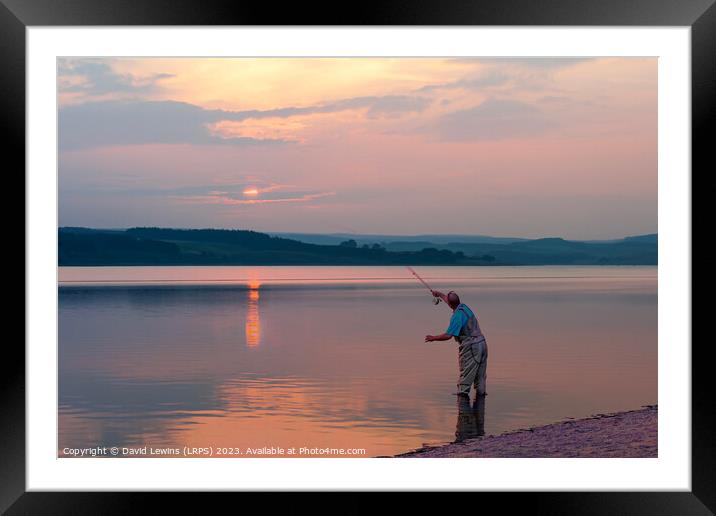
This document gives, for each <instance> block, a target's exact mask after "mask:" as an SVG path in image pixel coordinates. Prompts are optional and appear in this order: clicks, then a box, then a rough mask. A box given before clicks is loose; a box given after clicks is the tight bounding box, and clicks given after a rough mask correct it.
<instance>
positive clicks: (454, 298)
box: [447, 292, 460, 310]
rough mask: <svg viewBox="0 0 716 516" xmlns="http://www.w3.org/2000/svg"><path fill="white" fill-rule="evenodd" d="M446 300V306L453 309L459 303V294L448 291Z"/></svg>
mask: <svg viewBox="0 0 716 516" xmlns="http://www.w3.org/2000/svg"><path fill="white" fill-rule="evenodd" d="M447 302H448V306H449V307H450V308H452V309H453V310H455V309H456V308H457V305H459V304H460V296H458V295H457V294H456V293H455V292H448V295H447Z"/></svg>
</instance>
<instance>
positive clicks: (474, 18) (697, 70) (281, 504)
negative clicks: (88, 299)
mask: <svg viewBox="0 0 716 516" xmlns="http://www.w3.org/2000/svg"><path fill="white" fill-rule="evenodd" d="M44 25H49V26H64V25H67V26H82V25H92V26H105V25H107V26H111V25H165V26H166V25H203V26H207V25H447V26H455V25H531V26H548V25H572V26H597V25H605V26H632V25H633V26H689V27H691V37H692V40H691V52H692V55H691V73H692V176H691V177H692V180H693V175H694V174H693V171H695V170H699V169H700V170H701V174H702V175H703V174H705V173H706V172H707V171H713V170H716V166H714V158H713V150H712V149H711V148H710V147H711V146H712V144H711V140H710V139H709V136H708V135H709V132H708V124H709V122H711V121H713V119H714V113H716V66H714V63H716V55H715V52H714V50H715V49H716V5H715V4H714V0H631V1H628V2H627V1H623V0H601V1H596V0H591V1H590V0H541V1H539V2H537V1H534V0H490V1H480V0H472V1H464V0H463V1H454V0H449V1H448V0H429V1H426V0H421V1H415V2H405V1H404V2H399V1H383V2H380V3H376V4H375V5H371V4H370V3H366V2H361V3H356V4H346V5H338V4H335V5H334V6H333V7H330V6H324V5H322V4H318V3H316V4H313V5H306V4H304V3H296V4H292V3H285V4H282V5H280V6H279V5H274V4H269V3H257V2H252V3H249V2H241V1H240V0H239V1H207V0H204V1H201V2H200V1H197V0H152V1H149V0H143V1H131V0H0V63H2V68H0V69H1V70H2V80H1V81H0V105H1V106H2V120H3V122H4V124H3V131H4V138H3V140H2V142H3V147H4V151H5V153H4V154H5V160H4V161H5V162H6V163H9V162H10V163H14V166H13V167H11V168H9V169H6V173H8V172H9V171H10V170H11V169H12V171H13V172H12V173H13V174H15V176H16V177H18V176H19V174H18V171H19V170H24V169H25V140H24V135H25V102H26V99H25V86H26V85H25V77H26V76H25V29H26V28H27V27H28V26H44ZM12 158H14V159H12ZM21 188H22V190H23V191H24V181H23V184H22V186H21ZM692 191H693V188H692ZM13 209H14V210H15V211H14V213H13V215H15V216H14V217H13V218H10V219H9V220H14V219H15V218H16V217H17V215H16V208H13ZM692 233H693V231H692ZM23 238H24V237H23ZM16 246H19V244H16ZM692 252H693V247H692ZM692 256H693V255H692ZM25 259H27V257H26V256H25ZM23 267H24V265H23ZM23 307H24V303H23ZM692 317H693V316H692ZM692 320H693V319H692ZM675 344H677V345H687V344H688V343H675ZM707 346H708V344H707V343H705V342H700V343H698V342H695V343H694V345H693V346H692V393H693V394H692V396H693V397H692V460H691V466H692V490H691V491H690V492H638V493H637V492H611V493H600V492H589V493H520V494H517V493H501V494H500V493H484V494H483V493H481V494H479V498H477V499H475V498H474V497H473V498H472V499H471V501H470V502H469V504H470V506H474V507H475V510H480V507H479V505H480V504H484V503H493V502H496V503H498V504H499V507H500V510H501V511H505V510H506V511H508V513H509V512H511V509H516V508H525V509H527V510H529V511H530V512H531V513H533V514H575V513H577V514H605V513H609V514H713V513H714V511H715V510H716V489H714V486H716V478H715V476H714V472H715V471H716V466H715V463H714V448H715V444H714V443H715V439H714V435H715V434H716V432H714V430H713V429H714V417H713V414H714V412H715V411H714V410H713V402H712V400H711V397H710V396H709V393H710V392H711V389H710V388H709V387H710V382H709V381H708V380H707V379H708V377H709V375H710V372H709V371H708V370H707V368H710V363H709V361H708V360H707V359H706V355H707ZM3 351H4V358H5V360H3V366H4V367H3V373H4V374H2V375H0V382H2V391H0V392H1V393H2V394H1V395H2V419H1V423H0V511H7V514H45V513H47V514H55V513H64V512H71V513H72V514H83V513H87V514H127V513H137V512H145V511H146V510H147V509H148V508H149V506H148V505H147V502H148V501H155V500H156V499H157V498H159V499H160V501H161V503H162V506H163V509H164V510H166V511H169V510H171V509H170V508H169V506H168V505H172V504H176V505H177V506H178V507H181V508H183V510H190V509H192V508H195V507H196V508H197V510H199V509H200V510H202V511H206V510H207V508H208V506H207V505H206V504H207V503H208V502H207V501H206V496H203V497H201V498H202V500H203V501H199V500H197V498H196V497H195V496H192V497H191V498H189V495H187V494H185V493H170V494H167V493H162V494H158V493H153V494H152V493H76V492H73V493H69V492H62V493H39V492H31V493H27V492H26V489H25V472H26V469H25V468H26V466H25V431H26V428H25V353H24V350H23V348H22V347H21V346H20V344H19V342H17V341H16V340H14V339H6V341H5V349H4V350H3ZM242 496H244V497H245V496H246V494H242ZM376 496H379V495H375V494H361V493H350V494H349V495H348V496H347V497H346V498H345V499H344V500H342V501H341V502H340V503H341V509H340V512H347V511H350V512H352V513H357V512H361V513H363V512H367V511H371V510H375V507H376V504H377V503H382V502H381V501H379V500H376V498H375V497H376ZM251 497H252V498H254V499H253V500H248V501H247V500H246V498H243V499H242V504H244V505H245V504H248V503H250V502H256V503H259V504H262V503H265V504H266V505H265V507H270V508H271V512H275V511H279V510H292V511H293V510H295V509H296V508H297V506H296V500H295V499H292V500H290V501H285V498H283V497H277V496H276V494H270V493H263V494H262V493H256V494H252V495H251ZM220 498H225V496H220ZM294 498H295V497H294ZM298 498H299V500H301V499H303V500H307V497H305V496H300V497H298ZM312 498H313V497H311V500H310V501H308V500H307V502H306V503H309V504H311V505H313V504H315V503H316V502H314V501H313V499H312ZM411 500H412V502H411V503H410V504H408V505H403V507H402V508H403V510H405V509H409V508H410V505H412V504H416V505H422V504H423V503H424V502H423V500H424V497H423V496H422V495H415V496H412V497H411ZM462 500H465V498H464V495H460V496H458V497H457V498H454V499H453V501H454V503H458V504H459V503H464V502H462ZM215 501H218V502H221V500H215ZM299 503H300V501H299ZM167 504H168V505H167ZM473 504H474V505H473ZM323 505H324V506H326V508H327V509H328V510H332V506H331V504H325V503H324V504H323ZM311 508H312V509H315V508H314V507H311Z"/></svg>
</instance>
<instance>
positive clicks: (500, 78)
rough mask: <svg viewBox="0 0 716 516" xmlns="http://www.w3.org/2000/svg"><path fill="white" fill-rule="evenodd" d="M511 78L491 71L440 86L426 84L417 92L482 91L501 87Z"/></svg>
mask: <svg viewBox="0 0 716 516" xmlns="http://www.w3.org/2000/svg"><path fill="white" fill-rule="evenodd" d="M512 79H513V77H512V76H511V75H509V74H506V73H503V72H498V71H495V70H491V71H489V72H487V73H481V74H480V75H478V76H476V77H469V76H468V77H465V78H463V79H459V80H457V81H453V82H446V83H442V84H428V85H427V86H423V87H421V88H420V89H418V90H417V91H418V92H421V93H429V92H433V91H436V90H445V89H466V90H482V89H485V88H492V87H495V86H502V85H504V84H507V83H508V82H510V80H512Z"/></svg>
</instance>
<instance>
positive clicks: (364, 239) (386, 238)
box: [269, 233, 527, 245]
mask: <svg viewBox="0 0 716 516" xmlns="http://www.w3.org/2000/svg"><path fill="white" fill-rule="evenodd" d="M269 234H270V235H271V236H277V237H281V238H290V239H292V240H298V241H300V242H306V243H308V244H320V245H338V244H340V243H341V242H344V241H345V240H349V239H352V240H355V241H356V242H358V243H359V244H368V245H372V244H386V243H410V244H414V243H419V242H422V243H425V244H428V245H436V244H447V243H448V242H470V243H490V244H508V243H511V242H519V241H524V240H527V239H526V238H511V237H493V236H485V235H370V234H366V235H362V234H352V233H328V234H318V233H269Z"/></svg>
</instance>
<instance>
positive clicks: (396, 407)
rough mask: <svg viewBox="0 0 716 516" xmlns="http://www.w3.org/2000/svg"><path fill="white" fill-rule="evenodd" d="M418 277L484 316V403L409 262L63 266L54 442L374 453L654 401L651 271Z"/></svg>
mask: <svg viewBox="0 0 716 516" xmlns="http://www.w3.org/2000/svg"><path fill="white" fill-rule="evenodd" d="M417 271H418V273H421V274H422V275H423V276H424V277H425V279H426V280H427V281H428V283H430V284H431V286H433V287H434V288H436V289H440V290H443V291H447V290H450V289H453V290H456V291H457V292H458V293H459V294H460V295H461V297H462V300H463V302H465V303H467V304H468V305H469V306H471V307H472V308H473V309H474V310H475V312H476V313H477V315H478V318H479V320H480V324H481V326H482V329H483V331H484V333H485V335H486V336H487V341H488V346H489V362H488V370H487V372H488V396H487V398H486V401H485V404H484V405H480V406H475V405H473V404H467V403H463V404H462V405H460V404H459V403H458V401H457V400H456V397H455V396H453V395H452V394H451V393H452V392H454V391H455V382H456V378H457V344H456V343H455V342H454V341H447V342H434V343H428V344H426V343H424V342H423V338H424V336H425V335H426V334H428V333H431V334H438V333H442V332H443V331H444V330H445V328H446V327H447V323H448V319H449V316H450V311H449V309H448V308H447V307H446V306H445V305H443V304H440V305H438V306H434V305H433V304H432V303H431V299H430V295H429V293H428V292H427V291H426V290H425V289H424V288H423V287H422V286H421V285H420V284H419V283H418V282H417V281H416V280H415V279H413V278H412V277H411V276H410V275H409V273H408V272H407V271H406V270H405V269H404V268H402V267H97V268H93V267H81V268H60V271H59V278H60V289H59V440H58V445H59V450H62V449H64V448H66V447H72V448H86V447H93V446H107V447H111V446H118V447H134V448H140V447H142V446H148V447H156V448H160V447H184V446H189V447H197V448H202V447H209V446H212V447H231V448H234V447H235V448H239V449H240V450H242V451H245V450H246V449H247V448H262V447H271V446H273V447H281V448H284V449H288V448H290V447H295V448H297V449H298V448H301V447H305V448H344V449H348V448H363V449H365V455H366V456H380V455H392V454H396V453H400V452H404V451H408V450H410V449H413V448H416V447H420V446H422V445H423V444H426V443H429V444H435V443H443V442H451V441H455V440H456V439H457V440H459V439H463V438H469V437H473V436H476V435H480V434H482V433H485V434H487V435H489V434H497V433H501V432H503V431H507V430H513V429H518V428H525V427H528V426H533V425H538V424H544V423H549V422H553V421H556V420H560V419H564V418H567V417H575V418H578V417H583V416H588V415H591V414H595V413H601V412H611V411H618V410H626V409H635V408H639V407H640V406H642V405H645V404H653V403H656V402H657V269H656V267H419V268H417ZM304 456H305V455H304Z"/></svg>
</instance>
